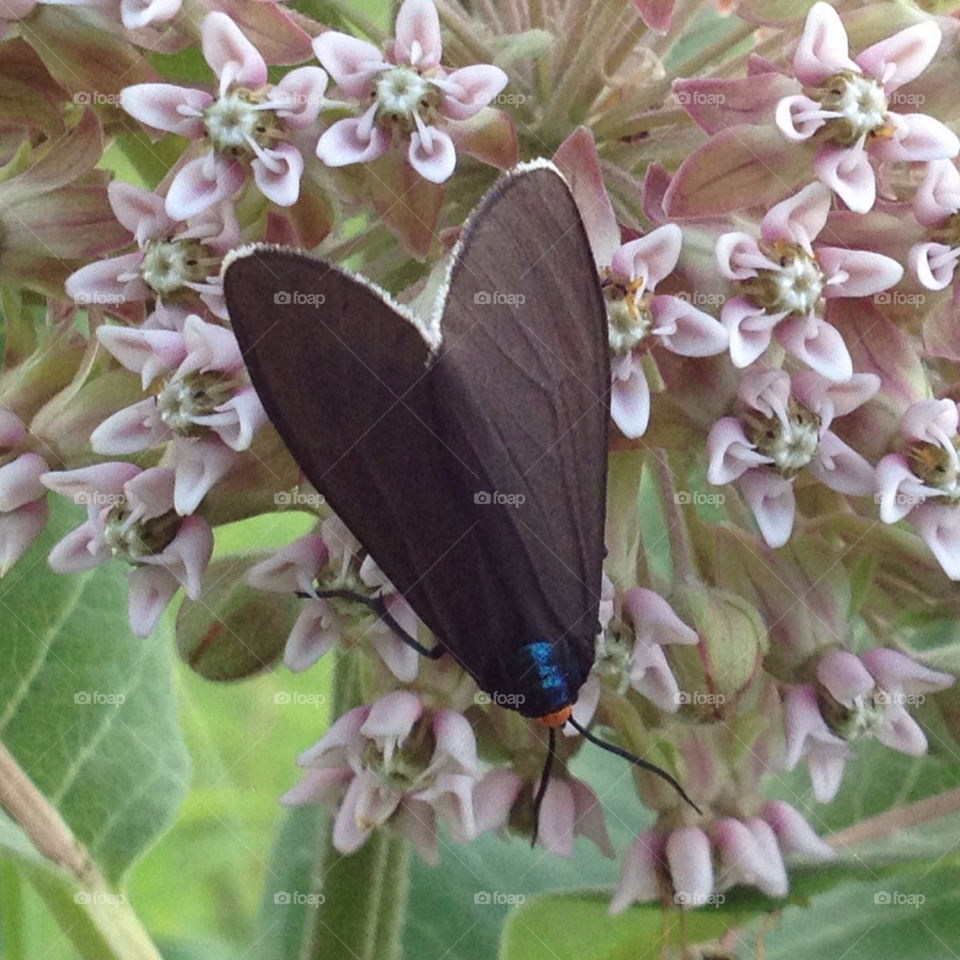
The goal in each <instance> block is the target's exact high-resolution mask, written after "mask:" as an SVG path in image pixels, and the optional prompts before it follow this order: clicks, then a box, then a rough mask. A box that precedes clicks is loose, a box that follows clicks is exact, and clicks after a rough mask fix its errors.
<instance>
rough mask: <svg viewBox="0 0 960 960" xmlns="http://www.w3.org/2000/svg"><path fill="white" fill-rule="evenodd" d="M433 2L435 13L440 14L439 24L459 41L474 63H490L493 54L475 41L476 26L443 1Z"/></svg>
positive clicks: (436, 0)
mask: <svg viewBox="0 0 960 960" xmlns="http://www.w3.org/2000/svg"><path fill="white" fill-rule="evenodd" d="M435 2H436V5H437V12H438V13H439V14H440V22H441V23H442V24H443V26H445V27H446V28H447V29H448V30H449V31H450V32H451V33H452V34H453V35H454V36H455V37H456V38H457V39H458V40H459V41H460V43H461V44H462V45H463V48H464V49H465V50H466V51H467V53H468V54H469V55H470V57H471V58H472V59H473V60H474V62H476V63H490V62H491V61H492V60H493V52H492V51H491V50H490V49H489V48H488V47H486V46H485V45H484V44H482V43H480V41H479V40H477V25H476V24H474V23H470V21H468V20H465V19H464V18H463V17H461V16H460V15H459V14H458V13H457V12H456V11H455V10H453V8H452V7H451V6H450V5H449V4H448V3H445V2H444V0H435Z"/></svg>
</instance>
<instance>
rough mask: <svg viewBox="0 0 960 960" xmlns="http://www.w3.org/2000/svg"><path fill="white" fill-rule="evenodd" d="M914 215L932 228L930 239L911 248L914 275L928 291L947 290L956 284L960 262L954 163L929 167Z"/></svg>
mask: <svg viewBox="0 0 960 960" xmlns="http://www.w3.org/2000/svg"><path fill="white" fill-rule="evenodd" d="M913 212H914V216H916V218H917V220H918V221H919V222H920V223H922V224H923V225H924V226H925V227H928V228H930V238H929V239H928V240H925V241H923V242H922V243H917V244H914V245H913V246H912V247H911V248H910V252H909V255H908V256H909V263H910V272H911V273H912V274H913V275H914V276H915V277H916V278H917V282H918V283H920V284H921V286H924V287H926V288H927V290H943V289H945V288H946V287H949V286H950V284H951V283H953V279H954V274H955V272H956V269H957V261H958V260H960V217H958V216H957V214H958V213H960V172H958V170H957V168H956V166H954V164H953V161H951V160H935V161H933V162H932V163H930V164H928V166H927V175H926V177H925V178H924V181H923V183H922V184H920V189H919V190H917V192H916V195H915V196H914V198H913Z"/></svg>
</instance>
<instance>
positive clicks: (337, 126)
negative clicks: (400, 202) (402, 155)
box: [313, 0, 507, 183]
mask: <svg viewBox="0 0 960 960" xmlns="http://www.w3.org/2000/svg"><path fill="white" fill-rule="evenodd" d="M396 34H397V36H396V40H394V42H393V45H392V47H391V49H390V50H389V51H388V52H387V54H386V55H384V54H382V53H381V52H380V51H379V50H378V49H377V48H376V47H375V46H373V44H370V43H367V42H365V41H363V40H357V39H355V38H354V37H351V36H349V35H347V34H344V33H338V32H337V31H335V30H328V31H327V32H325V33H322V34H320V36H319V37H317V38H316V39H315V40H314V41H313V48H314V51H315V53H316V55H317V59H318V60H319V61H320V62H321V63H322V64H323V66H324V67H325V68H326V69H327V70H328V71H329V73H330V76H331V77H333V79H334V81H336V83H337V85H338V86H339V88H340V90H341V91H343V93H344V94H345V95H346V96H347V97H350V98H352V99H354V100H356V101H358V109H362V111H363V112H362V114H361V115H360V116H359V117H351V118H348V119H344V120H338V121H336V123H334V124H333V125H332V126H331V127H330V129H329V130H327V131H326V132H325V133H324V134H323V136H321V137H320V141H319V143H318V144H317V156H319V157H320V159H321V160H322V161H323V162H324V163H325V164H327V165H328V166H331V167H342V166H346V165H348V164H352V163H366V162H369V161H371V160H376V159H377V158H378V157H381V156H383V155H384V154H385V153H386V152H387V150H388V149H389V147H390V145H391V144H392V143H393V142H395V141H407V160H408V161H409V163H410V166H412V167H413V169H414V170H416V171H417V173H419V174H420V176H421V177H423V178H424V179H426V180H430V181H432V182H433V183H443V182H444V181H445V180H447V179H448V178H449V177H450V175H451V174H452V173H453V170H454V167H455V166H456V162H457V156H456V147H455V146H454V142H453V139H452V138H451V137H450V135H449V134H448V133H447V132H446V131H444V130H442V129H440V127H441V126H443V125H444V124H445V123H446V122H447V121H451V120H452V121H459V120H467V119H469V118H470V117H473V116H474V115H475V114H477V113H478V112H479V111H480V110H482V109H483V108H484V107H486V106H487V105H488V104H489V103H490V102H491V101H492V100H493V98H494V97H495V96H496V95H497V94H498V93H499V92H500V91H501V90H502V89H503V88H504V87H505V86H506V85H507V75H506V74H505V73H504V72H503V71H502V70H501V69H500V68H499V67H495V66H492V65H491V64H485V63H484V64H475V65H473V66H470V67H462V68H460V69H459V70H453V71H448V70H447V69H446V68H444V67H442V66H441V65H440V57H441V53H442V46H441V40H440V18H439V17H438V15H437V10H436V7H435V6H434V5H433V2H432V0H404V2H403V4H402V5H401V7H400V10H399V12H398V13H397V23H396Z"/></svg>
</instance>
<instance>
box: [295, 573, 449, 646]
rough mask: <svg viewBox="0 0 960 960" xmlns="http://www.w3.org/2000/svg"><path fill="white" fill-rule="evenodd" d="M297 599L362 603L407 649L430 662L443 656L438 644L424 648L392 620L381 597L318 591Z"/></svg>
mask: <svg viewBox="0 0 960 960" xmlns="http://www.w3.org/2000/svg"><path fill="white" fill-rule="evenodd" d="M297 596H298V597H303V598H304V599H305V600H309V599H311V598H312V597H319V598H320V599H322V600H325V599H327V598H329V597H337V598H339V599H340V600H352V601H353V602H354V603H362V604H363V605H364V606H365V607H366V608H367V609H368V610H371V611H372V612H373V613H375V614H376V615H377V616H378V617H379V618H380V619H381V620H382V621H383V622H384V623H385V624H386V625H387V626H388V627H389V628H390V629H391V630H392V631H393V633H394V635H395V636H396V638H397V639H398V640H401V641H402V642H403V643H405V644H406V645H407V646H408V647H411V648H412V649H414V650H416V651H417V653H419V654H420V655H421V656H423V657H429V659H431V660H439V659H440V657H442V656H443V654H444V652H445V649H444V647H442V646H441V645H440V644H439V643H437V644H435V645H434V646H432V647H429V648H428V647H425V646H424V645H423V644H422V643H420V641H419V640H417V639H415V638H414V637H411V636H410V634H409V633H407V631H406V630H404V629H403V627H401V626H400V624H399V623H397V621H396V620H395V619H394V618H393V616H392V615H391V613H390V611H389V610H387V605H386V603H384V600H383V596H382V595H381V596H378V597H365V596H363V595H362V594H360V593H354V592H353V591H352V590H318V591H317V592H316V593H304V592H303V591H302V590H298V591H297Z"/></svg>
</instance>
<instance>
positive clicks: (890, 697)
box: [873, 690, 927, 707]
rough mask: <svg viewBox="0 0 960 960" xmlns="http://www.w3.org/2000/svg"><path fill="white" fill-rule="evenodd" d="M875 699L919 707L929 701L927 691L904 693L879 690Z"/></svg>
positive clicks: (880, 701)
mask: <svg viewBox="0 0 960 960" xmlns="http://www.w3.org/2000/svg"><path fill="white" fill-rule="evenodd" d="M873 699H874V702H875V703H882V704H894V703H895V704H897V705H898V706H901V707H919V706H922V705H923V704H924V703H926V702H927V695H926V694H925V693H903V692H898V691H896V690H894V691H890V690H878V691H877V692H876V693H875V694H874V695H873Z"/></svg>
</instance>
